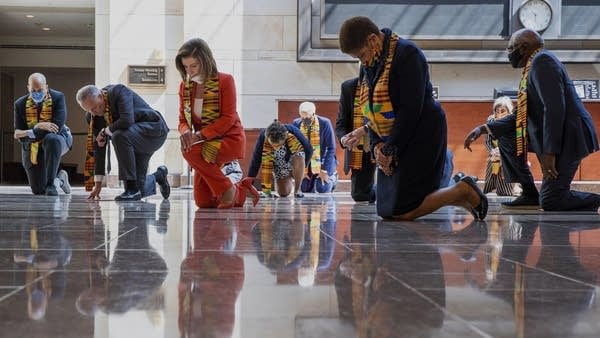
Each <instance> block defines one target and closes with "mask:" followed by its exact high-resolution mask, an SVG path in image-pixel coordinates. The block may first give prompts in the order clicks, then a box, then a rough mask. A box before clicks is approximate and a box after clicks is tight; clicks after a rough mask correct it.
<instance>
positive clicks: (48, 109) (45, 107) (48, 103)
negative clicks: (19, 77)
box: [25, 92, 52, 165]
mask: <svg viewBox="0 0 600 338" xmlns="http://www.w3.org/2000/svg"><path fill="white" fill-rule="evenodd" d="M25 119H26V122H27V127H28V128H29V129H33V127H35V125H36V124H38V122H52V97H51V96H50V93H49V92H48V93H46V96H45V97H44V101H42V111H41V112H40V114H39V117H38V108H37V105H36V104H35V102H34V101H33V99H32V98H31V95H30V96H29V97H28V98H27V101H25ZM39 149H40V142H39V141H34V142H31V152H30V154H29V155H30V157H29V159H30V160H31V164H34V165H35V164H38V152H39Z"/></svg>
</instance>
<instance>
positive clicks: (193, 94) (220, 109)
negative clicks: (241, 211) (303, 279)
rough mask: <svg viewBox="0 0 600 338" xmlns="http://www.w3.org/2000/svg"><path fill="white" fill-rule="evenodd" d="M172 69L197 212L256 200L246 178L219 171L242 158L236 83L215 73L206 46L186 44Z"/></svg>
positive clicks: (193, 41)
mask: <svg viewBox="0 0 600 338" xmlns="http://www.w3.org/2000/svg"><path fill="white" fill-rule="evenodd" d="M175 65H176V67H177V70H179V73H180V74H181V77H182V79H183V80H182V82H181V84H180V86H179V128H178V129H179V133H180V134H181V136H180V140H181V151H182V153H183V157H184V158H185V159H186V160H187V162H188V163H189V165H190V166H191V167H192V168H193V169H194V200H195V201H196V205H197V206H198V207H199V208H214V207H217V208H221V209H226V208H231V207H233V206H243V205H244V202H245V200H246V195H247V194H251V195H252V196H253V201H254V204H256V203H257V202H258V192H257V191H256V189H254V187H252V184H251V181H250V180H242V181H240V182H239V183H236V184H234V183H232V182H231V181H230V180H229V178H227V177H226V176H225V175H224V174H223V172H222V171H221V166H222V165H223V164H225V163H227V162H231V161H233V160H238V159H241V158H243V157H244V149H245V144H246V136H245V134H244V128H243V127H242V123H241V121H240V117H239V115H238V113H237V111H236V97H235V83H234V81H233V77H232V76H231V75H230V74H225V73H220V72H218V71H217V64H216V62H215V59H214V58H213V55H212V51H211V50H210V48H209V47H208V44H207V43H206V42H205V41H204V40H202V39H191V40H188V41H187V42H185V43H184V44H183V45H182V46H181V48H179V51H178V53H177V56H176V58H175Z"/></svg>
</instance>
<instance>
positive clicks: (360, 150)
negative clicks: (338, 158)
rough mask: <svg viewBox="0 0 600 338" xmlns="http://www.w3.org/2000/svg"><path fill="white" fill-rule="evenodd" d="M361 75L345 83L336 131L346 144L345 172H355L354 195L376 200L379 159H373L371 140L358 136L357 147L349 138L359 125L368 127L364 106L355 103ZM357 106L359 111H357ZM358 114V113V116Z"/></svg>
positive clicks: (370, 200)
mask: <svg viewBox="0 0 600 338" xmlns="http://www.w3.org/2000/svg"><path fill="white" fill-rule="evenodd" d="M357 86H358V78H357V77H356V78H353V79H350V80H346V81H344V82H343V83H342V85H341V93H340V101H339V108H338V117H337V120H336V122H335V134H336V136H337V137H338V139H339V140H340V145H341V146H342V148H344V150H345V151H344V173H345V174H346V175H347V174H348V172H350V170H352V174H351V176H350V180H351V182H352V185H351V195H352V199H353V200H355V201H356V202H370V203H373V202H375V198H376V197H375V187H374V183H375V163H374V162H373V160H372V159H371V157H372V156H371V152H370V150H369V141H368V140H366V137H364V138H363V139H361V140H357V142H358V144H357V145H356V146H354V147H349V146H347V141H349V139H350V138H351V137H350V136H349V135H350V133H351V132H352V131H354V130H355V129H357V128H364V126H365V125H366V122H365V118H364V117H363V118H362V119H361V118H360V117H361V116H362V112H361V111H360V107H355V104H354V99H355V96H356V87H357ZM355 108H356V109H357V111H356V112H355ZM355 115H356V117H355Z"/></svg>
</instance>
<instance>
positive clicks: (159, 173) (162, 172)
mask: <svg viewBox="0 0 600 338" xmlns="http://www.w3.org/2000/svg"><path fill="white" fill-rule="evenodd" d="M168 174H169V169H167V167H165V166H164V165H161V166H160V167H158V168H156V172H155V173H154V177H155V178H156V183H158V186H159V187H160V194H161V195H162V197H163V198H164V199H168V198H169V196H171V185H170V184H169V180H167V175H168Z"/></svg>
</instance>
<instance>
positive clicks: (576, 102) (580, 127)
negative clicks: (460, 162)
mask: <svg viewBox="0 0 600 338" xmlns="http://www.w3.org/2000/svg"><path fill="white" fill-rule="evenodd" d="M515 119H516V115H515V114H511V115H509V116H507V117H505V118H504V119H501V120H496V121H494V122H491V123H488V127H489V128H490V131H491V132H492V134H493V135H494V136H496V137H498V136H504V135H510V133H513V134H514V133H515ZM527 135H528V147H529V151H530V152H534V153H536V154H538V155H541V154H554V155H556V156H563V159H565V160H566V161H567V162H572V161H576V160H581V159H582V158H584V157H586V156H587V155H589V154H590V153H593V152H594V151H596V150H598V139H597V137H596V130H595V128H594V123H593V121H592V117H591V116H590V113H588V112H587V111H586V110H585V107H584V106H583V103H582V102H581V100H580V99H579V96H577V93H576V92H575V87H574V86H573V83H572V82H571V79H570V78H569V74H567V70H566V69H565V67H564V65H563V64H562V63H561V62H560V61H559V60H558V59H557V58H556V56H555V55H554V54H552V53H551V52H549V51H547V50H542V51H541V52H540V53H538V54H537V55H536V56H535V57H534V59H533V62H532V64H531V70H530V71H529V77H528V80H527Z"/></svg>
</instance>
